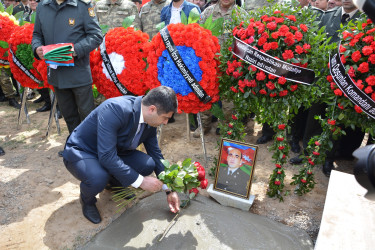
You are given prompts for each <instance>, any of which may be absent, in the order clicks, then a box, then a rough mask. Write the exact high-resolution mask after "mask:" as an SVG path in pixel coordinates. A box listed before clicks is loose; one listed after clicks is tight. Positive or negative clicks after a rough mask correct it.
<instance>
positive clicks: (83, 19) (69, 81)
mask: <svg viewBox="0 0 375 250" xmlns="http://www.w3.org/2000/svg"><path fill="white" fill-rule="evenodd" d="M102 40H103V37H102V33H101V29H100V27H99V24H98V21H97V18H96V15H95V11H94V8H93V6H92V5H91V2H90V0H44V1H42V2H41V3H40V4H39V6H38V8H37V10H36V18H35V26H34V32H33V39H32V48H33V51H34V56H35V57H36V58H37V59H44V53H43V49H42V46H46V45H52V44H59V43H71V44H72V45H73V46H72V47H73V48H72V49H73V51H74V52H73V54H72V55H73V59H74V66H72V65H53V64H49V66H48V71H47V74H48V83H49V84H51V85H53V86H54V89H55V93H56V97H57V100H58V102H59V106H60V111H61V114H62V115H63V117H64V120H65V122H66V124H67V126H68V130H69V133H72V132H73V130H74V129H75V128H76V127H77V126H78V125H79V124H80V122H81V121H83V120H84V118H85V117H86V116H87V115H88V114H89V113H90V112H91V111H92V110H93V109H94V108H95V106H94V98H93V94H92V87H91V85H92V76H91V70H90V52H91V51H92V50H94V49H95V48H97V47H98V46H99V45H100V43H101V42H102Z"/></svg>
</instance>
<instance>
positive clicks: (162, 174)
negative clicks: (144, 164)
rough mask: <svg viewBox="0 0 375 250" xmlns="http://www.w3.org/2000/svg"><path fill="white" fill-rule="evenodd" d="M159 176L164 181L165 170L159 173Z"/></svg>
mask: <svg viewBox="0 0 375 250" xmlns="http://www.w3.org/2000/svg"><path fill="white" fill-rule="evenodd" d="M158 178H159V179H160V180H161V181H162V180H164V178H165V171H163V172H161V173H160V174H159V175H158Z"/></svg>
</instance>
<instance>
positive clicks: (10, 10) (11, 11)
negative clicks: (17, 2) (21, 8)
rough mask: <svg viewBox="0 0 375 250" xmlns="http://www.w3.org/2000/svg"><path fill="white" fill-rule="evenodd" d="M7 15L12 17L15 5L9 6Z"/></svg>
mask: <svg viewBox="0 0 375 250" xmlns="http://www.w3.org/2000/svg"><path fill="white" fill-rule="evenodd" d="M5 12H6V13H8V14H9V15H12V13H13V5H12V4H11V5H9V6H8V8H7V9H6V10H5Z"/></svg>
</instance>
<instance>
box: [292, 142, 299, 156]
mask: <svg viewBox="0 0 375 250" xmlns="http://www.w3.org/2000/svg"><path fill="white" fill-rule="evenodd" d="M290 150H292V152H294V153H299V152H300V151H301V146H300V145H299V143H298V141H291V142H290Z"/></svg>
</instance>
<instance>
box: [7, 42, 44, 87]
mask: <svg viewBox="0 0 375 250" xmlns="http://www.w3.org/2000/svg"><path fill="white" fill-rule="evenodd" d="M9 52H10V53H11V54H12V59H13V62H14V64H15V65H17V67H18V68H19V69H20V70H22V72H23V73H25V75H27V76H28V77H29V78H30V79H31V80H33V81H34V82H36V83H37V84H39V86H41V85H43V81H41V80H39V79H38V78H36V77H35V76H34V75H33V74H32V73H31V72H30V70H28V69H27V68H26V67H25V65H23V63H22V62H21V61H20V60H19V59H18V57H17V56H16V55H15V54H14V52H13V50H12V49H11V48H10V47H9Z"/></svg>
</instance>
